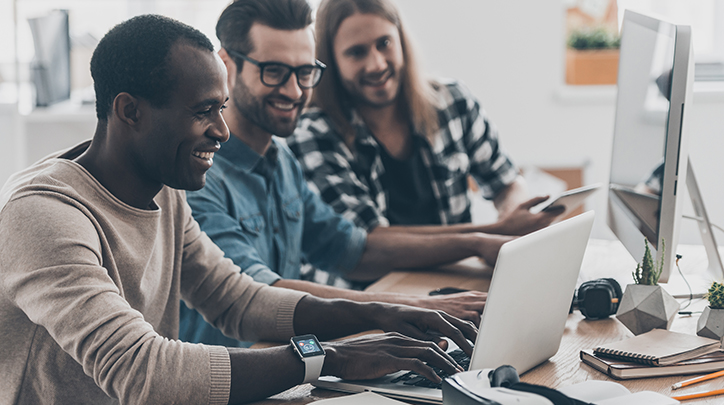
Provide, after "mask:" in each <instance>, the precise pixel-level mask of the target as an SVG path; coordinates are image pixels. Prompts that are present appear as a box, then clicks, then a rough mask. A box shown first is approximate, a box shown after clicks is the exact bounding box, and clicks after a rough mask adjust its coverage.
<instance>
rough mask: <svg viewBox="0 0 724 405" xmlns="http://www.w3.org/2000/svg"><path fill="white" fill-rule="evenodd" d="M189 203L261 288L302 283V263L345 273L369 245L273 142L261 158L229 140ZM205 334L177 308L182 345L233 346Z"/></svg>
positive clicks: (191, 313) (189, 196) (364, 235)
mask: <svg viewBox="0 0 724 405" xmlns="http://www.w3.org/2000/svg"><path fill="white" fill-rule="evenodd" d="M186 198H187V200H188V203H189V205H190V206H191V208H192V210H193V216H194V218H195V219H196V221H197V222H198V223H199V225H200V226H201V230H202V231H204V232H206V233H207V234H208V235H209V237H211V239H212V240H213V241H214V242H215V243H216V244H217V245H218V246H219V247H220V248H221V249H222V250H223V251H224V253H225V254H226V257H228V258H230V259H231V260H232V261H233V262H234V263H235V264H237V265H238V266H239V267H240V268H241V269H242V270H243V271H244V272H245V273H247V274H248V275H250V276H252V277H253V278H254V279H255V280H256V281H259V282H262V283H267V284H273V283H274V282H276V281H277V280H279V279H280V278H286V279H299V271H300V265H301V263H300V262H301V259H302V257H304V258H306V259H307V261H309V262H310V263H311V264H313V265H314V266H316V267H318V268H320V269H324V270H327V271H331V272H334V273H338V274H342V275H343V274H346V273H347V272H349V271H351V270H352V269H354V268H355V267H356V266H357V264H358V263H359V261H360V259H361V257H362V252H363V251H364V248H365V244H366V242H367V232H366V231H365V230H364V229H362V228H359V227H356V226H355V225H354V224H352V222H350V221H348V220H346V219H344V218H343V217H342V216H341V215H339V214H337V213H335V212H334V210H333V209H332V208H331V207H330V206H329V205H327V204H326V203H324V202H323V201H322V200H321V199H320V197H319V196H318V195H317V194H316V193H314V192H313V191H311V190H310V189H309V188H308V186H307V182H306V180H305V178H304V175H303V174H302V170H301V168H300V166H299V163H298V162H297V160H296V158H295V157H294V155H292V154H291V152H290V151H289V149H288V148H287V147H286V145H284V144H283V143H281V142H279V141H278V140H276V139H272V144H271V145H270V147H269V150H268V152H267V153H266V155H265V156H260V155H259V154H258V153H256V152H254V151H253V150H252V149H251V148H250V147H249V146H247V145H246V144H245V143H244V142H242V141H241V140H240V139H239V138H237V137H235V136H233V135H232V136H231V137H230V138H229V141H228V142H226V143H225V144H224V145H222V147H221V150H220V151H219V152H218V153H216V155H215V157H214V165H213V166H212V167H211V169H210V170H209V171H208V172H207V173H206V185H205V186H204V188H202V189H201V190H198V191H192V192H187V193H186ZM302 255H304V256H302ZM199 321H200V322H199ZM199 328H200V329H201V330H199ZM209 328H212V327H211V325H208V324H206V323H205V322H204V321H203V319H201V318H200V315H199V314H198V313H197V312H196V311H191V310H188V309H187V308H185V307H184V308H182V311H181V335H180V338H181V340H186V341H192V342H200V343H209V344H225V345H226V346H237V344H233V342H236V341H234V340H232V339H228V338H224V337H223V336H222V335H221V333H220V332H218V336H219V337H221V338H224V340H223V341H220V340H217V339H211V338H207V337H208V334H207V332H209V331H207V330H204V329H209ZM214 332H217V331H214ZM211 334H212V335H213V334H214V333H211ZM225 339H228V341H226V340H225ZM237 343H238V342H237Z"/></svg>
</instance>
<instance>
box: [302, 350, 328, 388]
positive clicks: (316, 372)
mask: <svg viewBox="0 0 724 405" xmlns="http://www.w3.org/2000/svg"><path fill="white" fill-rule="evenodd" d="M324 357H325V356H324V355H322V356H312V357H305V358H304V383H305V384H306V383H309V382H312V381H317V379H318V378H319V376H320V375H321V374H322V366H324Z"/></svg>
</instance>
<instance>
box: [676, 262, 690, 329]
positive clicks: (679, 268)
mask: <svg viewBox="0 0 724 405" xmlns="http://www.w3.org/2000/svg"><path fill="white" fill-rule="evenodd" d="M681 257H682V256H681V255H679V254H677V255H676V269H677V270H679V274H681V278H683V279H684V282H685V283H686V287H687V288H688V289H689V301H688V302H687V303H686V305H684V307H683V308H679V315H691V314H692V313H693V312H691V311H681V310H682V309H686V308H688V307H689V305H691V301H693V300H694V292H693V291H691V286H690V285H689V282H688V281H687V280H686V277H684V272H682V271H681V267H679V259H681Z"/></svg>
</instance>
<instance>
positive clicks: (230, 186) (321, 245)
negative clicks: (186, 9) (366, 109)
mask: <svg viewBox="0 0 724 405" xmlns="http://www.w3.org/2000/svg"><path fill="white" fill-rule="evenodd" d="M311 22H312V19H311V9H310V7H309V5H308V4H307V2H306V1H305V0H239V1H235V2H233V3H231V4H230V5H229V6H228V7H227V8H226V9H225V10H224V11H223V13H222V14H221V16H220V18H219V21H218V23H217V26H216V34H217V36H218V37H219V40H220V41H221V46H222V49H221V50H220V51H219V55H220V56H221V59H222V60H223V62H224V64H225V65H226V68H227V71H228V79H227V80H228V86H229V92H230V99H229V101H228V103H227V106H228V108H227V109H226V110H225V112H224V119H225V120H226V123H227V125H228V127H229V131H230V133H231V136H230V139H229V141H228V142H227V143H226V144H224V145H223V146H222V148H221V150H220V151H219V152H218V153H217V154H216V159H215V161H214V165H213V166H212V168H211V169H210V170H209V171H208V172H207V175H206V186H205V187H204V188H203V189H201V190H199V191H194V192H188V193H187V199H188V202H189V204H190V205H191V207H192V209H193V214H194V217H195V219H196V220H197V221H198V222H199V224H200V226H201V229H202V230H203V231H204V232H206V233H207V234H208V235H209V236H210V237H211V238H212V239H213V240H214V242H216V244H217V245H218V246H219V247H221V248H222V250H224V252H225V254H226V256H227V257H229V258H231V259H232V260H233V261H234V262H235V263H236V264H237V265H238V266H239V267H240V268H241V269H242V270H243V271H244V272H246V273H247V274H249V275H251V276H252V277H253V278H254V279H255V280H256V281H259V282H263V283H267V284H270V285H273V286H276V287H284V288H290V289H295V290H300V291H306V292H309V293H311V294H313V295H316V296H319V297H324V298H346V299H351V300H355V301H382V302H389V303H401V304H407V305H414V306H419V307H424V308H431V309H438V310H444V311H446V312H448V313H450V314H452V315H455V316H457V317H459V318H462V319H466V320H470V321H473V322H475V323H478V322H479V318H480V313H481V312H482V309H483V306H484V302H485V297H486V296H485V294H483V293H480V292H465V293H459V294H456V295H449V296H437V297H419V296H410V295H402V294H373V293H367V292H362V291H354V290H345V289H340V288H336V287H331V286H326V285H321V284H315V283H312V282H308V281H303V280H299V278H300V266H301V260H302V258H305V259H306V260H307V261H308V262H309V263H311V264H312V265H314V266H316V267H318V268H321V269H324V270H328V271H332V272H336V273H337V274H341V275H344V276H345V277H347V278H349V279H352V280H360V281H367V282H369V281H373V280H375V279H378V278H379V277H381V276H383V275H384V274H386V273H387V272H389V271H390V270H392V269H395V268H415V267H429V266H436V265H441V264H444V263H449V262H454V261H457V260H460V259H463V258H466V257H470V256H479V257H482V258H483V259H485V260H486V262H488V263H493V262H494V261H495V259H496V257H497V253H498V250H499V248H500V246H501V245H502V244H503V243H504V242H506V241H508V240H509V239H510V238H509V237H505V236H498V235H485V234H482V233H468V234H441V235H422V234H417V233H414V232H408V233H402V232H395V231H394V230H391V229H389V228H379V229H374V230H372V231H370V232H369V233H367V232H366V231H365V230H363V229H362V228H359V227H357V226H355V225H353V224H352V223H351V222H350V221H348V220H347V219H345V218H343V217H342V216H341V215H339V214H336V213H335V212H334V211H333V210H332V209H331V207H329V206H328V205H327V204H326V203H324V202H323V201H322V200H321V199H320V197H319V196H318V195H317V194H316V193H315V192H313V191H312V190H310V189H309V188H308V185H307V183H306V181H305V179H304V176H303V174H302V171H301V169H300V166H299V164H298V162H297V161H296V159H295V158H294V156H293V155H292V154H291V152H290V151H289V149H288V148H287V147H286V145H285V144H284V143H283V142H281V141H280V139H278V138H276V137H279V138H285V137H288V136H290V135H291V134H292V133H293V132H294V130H295V128H296V124H297V121H298V119H299V116H300V114H301V111H302V108H303V107H304V106H305V105H306V103H307V100H308V99H309V97H310V96H311V93H312V88H313V87H314V86H316V85H317V84H318V83H319V81H320V79H321V77H322V74H323V72H324V68H325V66H324V64H322V63H321V62H319V61H317V60H316V59H315V44H314V35H313V31H312V28H311ZM309 158H310V159H313V158H314V157H313V156H310V157H309ZM180 336H181V338H182V339H183V340H187V341H192V342H202V343H211V344H223V345H226V346H238V345H240V342H238V341H235V340H232V339H230V338H227V337H225V336H223V335H222V334H221V333H220V332H218V330H216V329H215V328H213V327H212V326H211V325H209V324H207V323H206V322H205V321H204V320H203V319H202V318H201V316H200V315H199V314H198V313H197V312H196V311H195V310H192V309H189V308H186V307H182V310H181V328H180Z"/></svg>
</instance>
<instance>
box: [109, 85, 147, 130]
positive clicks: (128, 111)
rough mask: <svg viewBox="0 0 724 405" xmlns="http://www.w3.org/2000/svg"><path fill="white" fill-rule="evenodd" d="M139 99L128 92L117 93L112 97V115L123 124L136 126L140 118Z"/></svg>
mask: <svg viewBox="0 0 724 405" xmlns="http://www.w3.org/2000/svg"><path fill="white" fill-rule="evenodd" d="M138 107H139V100H138V99H137V98H136V97H133V96H132V95H130V94H128V93H125V92H123V93H118V95H117V96H116V98H115V99H113V115H115V117H116V118H117V119H118V120H120V121H121V122H123V123H124V124H126V125H128V126H131V127H136V126H138V123H139V121H140V118H141V111H140V110H139V108H138Z"/></svg>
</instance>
